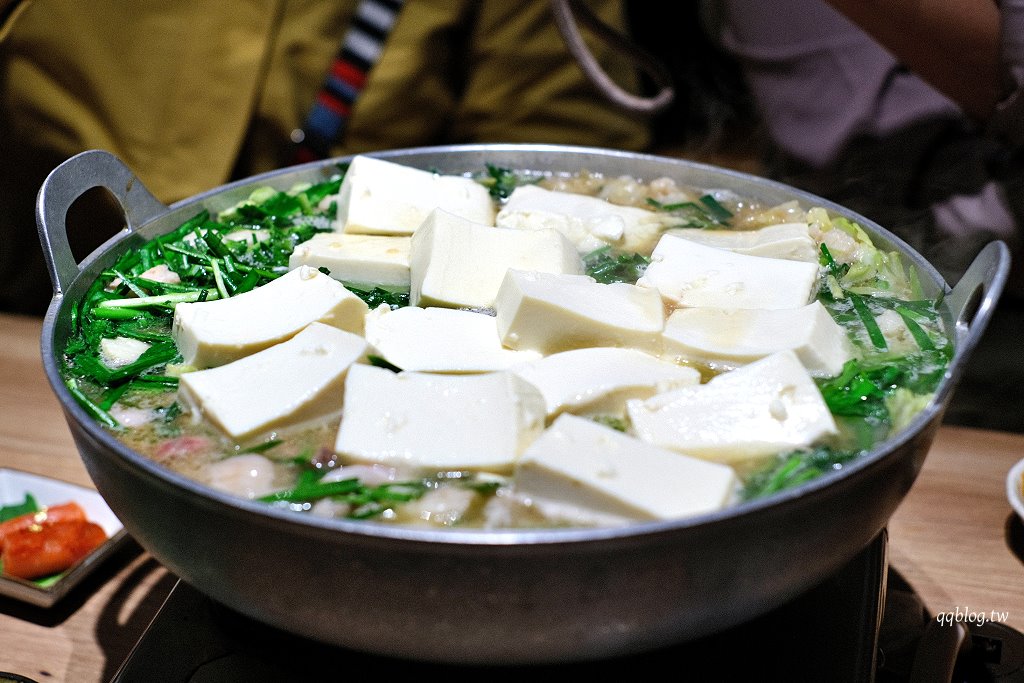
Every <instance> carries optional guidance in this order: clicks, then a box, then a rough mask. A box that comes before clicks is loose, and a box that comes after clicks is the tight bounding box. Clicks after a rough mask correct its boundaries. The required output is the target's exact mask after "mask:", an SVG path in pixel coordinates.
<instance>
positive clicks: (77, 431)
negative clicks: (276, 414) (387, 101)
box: [38, 145, 1009, 664]
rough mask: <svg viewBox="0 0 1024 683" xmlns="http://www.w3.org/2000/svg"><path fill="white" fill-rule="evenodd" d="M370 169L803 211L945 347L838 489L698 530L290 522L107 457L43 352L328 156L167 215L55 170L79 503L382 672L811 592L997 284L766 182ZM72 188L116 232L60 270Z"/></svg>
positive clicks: (786, 495)
mask: <svg viewBox="0 0 1024 683" xmlns="http://www.w3.org/2000/svg"><path fill="white" fill-rule="evenodd" d="M378 156H380V157H382V158H386V159H389V160H392V161H396V162H400V163H403V164H406V165H411V166H416V167H419V168H425V169H436V170H438V171H440V172H443V173H462V172H466V171H479V170H482V169H483V168H484V167H485V164H486V163H493V164H497V165H499V166H506V167H512V168H524V169H536V170H552V171H576V170H580V169H588V170H590V171H594V172H601V173H605V174H610V175H620V174H630V175H633V176H635V177H640V178H645V179H653V178H655V177H658V176H671V177H673V178H675V179H676V180H677V181H678V182H681V183H687V184H691V185H695V186H698V187H704V188H726V189H732V190H735V191H736V192H738V193H740V194H742V195H746V196H751V197H755V198H758V199H760V200H762V201H764V202H768V203H773V204H774V203H779V202H782V201H787V200H791V199H796V200H799V201H800V202H801V203H802V204H804V205H805V206H810V205H818V206H824V207H826V208H828V209H830V210H831V211H834V212H835V213H836V214H839V215H843V216H847V217H849V218H851V219H852V220H855V221H857V222H858V223H860V224H861V225H862V226H864V228H865V229H866V230H867V231H868V232H869V233H870V234H871V235H872V237H873V238H874V239H875V240H876V241H877V243H878V244H880V245H882V246H886V247H888V248H890V249H897V250H899V251H901V252H903V254H905V256H906V259H907V260H908V262H909V263H912V264H913V265H914V266H916V267H917V269H918V271H919V273H920V275H921V278H922V280H923V285H924V287H925V289H926V292H927V293H928V294H929V295H931V296H935V295H938V294H939V293H942V292H944V293H945V294H946V296H945V303H944V304H943V315H944V316H945V317H946V323H947V325H948V328H949V329H950V330H952V332H953V336H954V341H955V344H956V348H957V350H956V354H955V357H954V359H953V361H952V363H951V364H950V366H949V369H948V372H947V376H946V377H945V379H944V380H943V383H942V385H941V387H940V389H939V390H938V393H937V395H936V397H935V400H934V401H933V402H932V404H931V405H929V406H928V407H927V408H926V409H925V410H924V411H923V412H922V413H920V414H919V415H918V416H917V417H916V418H915V419H914V421H913V423H912V424H911V425H910V427H909V428H907V429H906V430H904V431H903V432H902V433H900V434H898V435H896V436H895V437H894V438H892V439H890V440H888V441H886V442H885V443H883V444H881V445H880V446H879V447H878V448H876V449H875V450H874V451H873V452H871V453H870V454H868V455H867V456H865V457H863V458H860V459H859V460H857V461H855V462H854V463H852V464H850V465H849V466H847V467H845V468H843V469H842V470H841V471H836V472H832V473H829V474H827V475H825V476H822V477H820V478H819V479H817V480H813V481H811V482H808V483H806V484H803V485H801V486H799V487H797V488H794V489H792V490H787V491H784V492H782V493H779V494H777V495H775V496H772V497H770V498H766V499H762V500H756V501H752V502H747V503H743V504H741V505H738V506H736V507H732V508H729V509H725V510H722V511H718V512H715V513H712V514H705V515H701V516H699V517H694V518H690V519H683V520H678V521H667V522H652V523H642V524H634V525H632V526H629V527H626V528H614V529H585V530H584V529H566V530H535V531H500V532H487V531H474V530H425V529H411V528H399V527H394V526H386V525H380V524H372V523H365V522H353V521H346V520H328V519H318V518H313V517H309V516H299V515H296V514H293V513H288V512H284V511H281V510H278V509H273V508H270V507H268V506H266V505H263V504H260V503H255V502H250V501H247V500H243V499H241V498H238V497H235V496H232V495H227V494H224V493H221V492H218V491H215V490H212V489H210V488H208V487H206V486H204V485H201V484H198V483H196V482H195V481H192V480H190V479H187V478H185V477H183V476H181V475H178V474H175V473H174V472H170V471H168V470H166V469H164V468H163V467H161V466H159V465H157V464H156V463H154V462H153V461H151V460H149V459H147V458H145V457H143V456H141V455H139V454H138V453H135V452H133V451H132V450H130V449H128V448H126V447H125V446H124V445H122V444H121V443H120V442H119V441H118V440H117V439H116V438H115V437H114V436H113V435H112V434H110V433H109V432H107V431H105V430H104V428H102V427H101V426H100V425H98V424H97V423H95V422H94V421H93V420H92V419H91V418H90V417H89V416H88V415H87V414H86V413H85V412H84V411H83V410H82V409H81V408H80V407H79V406H78V404H77V403H76V402H75V401H74V400H73V398H72V397H71V396H70V394H69V392H68V391H67V389H66V388H65V386H64V384H63V382H62V380H61V376H60V350H61V349H62V348H63V347H64V344H65V341H66V338H67V336H68V334H69V329H70V324H69V321H70V318H69V316H70V314H71V311H72V308H73V307H74V305H75V304H76V303H77V302H78V301H79V299H80V298H81V297H82V296H83V294H84V293H85V291H86V289H87V287H88V286H89V284H90V283H91V282H92V281H93V280H94V278H95V277H96V276H97V275H98V274H99V272H100V271H101V270H102V269H103V268H104V267H108V266H109V265H111V264H112V263H113V262H114V261H116V259H117V258H118V257H119V256H120V255H121V254H123V253H124V252H125V251H126V250H128V249H131V248H133V246H136V245H138V244H140V243H141V242H142V241H144V240H146V239H147V238H150V237H153V236H155V235H159V234H163V233H166V232H169V231H170V230H172V229H173V228H175V227H177V226H178V225H179V224H180V223H181V222H183V221H184V220H186V219H187V218H190V217H191V216H193V215H194V214H195V213H196V212H198V211H199V210H200V209H201V208H204V207H205V208H208V209H210V210H212V211H217V210H220V209H223V208H226V207H227V206H229V205H232V204H234V203H235V202H237V201H239V200H240V199H242V198H243V197H245V196H247V195H248V194H249V192H250V190H251V189H252V188H253V187H255V186H259V185H272V186H274V187H277V188H279V189H286V188H289V187H291V186H292V185H293V184H295V183H297V182H300V181H307V180H320V179H323V178H324V177H326V176H327V175H329V174H330V173H331V172H333V171H334V170H335V164H336V163H338V162H339V161H345V159H340V160H330V161H324V162H316V163H313V164H307V165H303V166H297V167H294V168H290V169H284V170H282V171H277V172H273V173H268V174H265V175H261V176H257V177H253V178H250V179H247V180H243V181H239V182H235V183H231V184H229V185H226V186H224V187H221V188H218V189H215V190H212V191H210V192H206V193H204V194H201V195H199V196H196V197H194V198H191V199H187V200H185V201H182V202H180V203H177V204H175V205H173V206H172V207H166V206H164V205H163V204H161V203H160V202H158V201H157V200H156V199H154V198H153V196H152V195H151V194H150V193H149V192H148V191H147V190H146V189H145V188H144V187H143V186H142V184H141V183H140V182H139V180H138V179H137V178H136V177H135V176H134V175H133V174H132V173H131V171H130V170H129V169H128V168H126V167H125V166H124V164H122V163H121V162H120V161H118V160H117V159H116V158H114V157H113V156H111V155H110V154H108V153H106V152H100V151H91V152H85V153H83V154H80V155H78V156H76V157H73V158H71V159H69V160H68V161H66V162H65V163H64V164H62V165H61V166H59V167H57V168H56V169H55V170H54V171H53V172H52V173H51V174H50V176H49V177H48V178H47V180H46V182H45V183H44V184H43V186H42V189H41V190H40V193H39V203H38V225H39V234H40V240H41V242H42V247H43V251H44V252H45V256H46V259H47V263H48V267H49V271H50V276H51V278H52V280H53V285H54V297H53V301H52V303H51V304H50V307H49V310H48V311H47V314H46V318H45V321H44V325H43V332H42V355H43V362H44V366H45V369H46V373H47V376H48V378H49V381H50V383H51V385H52V386H53V390H54V392H55V393H56V395H57V397H58V398H59V400H60V402H61V405H62V407H63V410H64V412H65V415H66V418H67V422H68V425H69V426H70V429H71V432H72V434H73V436H74V439H75V443H76V444H77V446H78V449H79V451H80V453H81V456H82V458H83V460H84V462H85V465H86V467H87V469H88V471H89V473H90V475H91V477H92V479H93V481H94V483H95V485H96V487H97V489H98V490H99V492H100V493H101V494H102V495H103V497H104V498H105V499H106V501H107V503H108V504H109V505H110V507H111V509H113V511H114V512H115V513H116V514H117V516H118V517H119V518H120V519H121V521H122V522H123V523H124V525H125V527H126V528H127V529H128V531H129V533H130V534H131V535H132V536H134V537H135V539H136V540H137V541H138V542H139V543H140V544H141V545H142V546H143V547H144V548H145V549H146V550H148V551H149V552H150V553H152V554H153V555H154V556H155V557H156V558H157V559H158V560H159V561H161V562H162V563H163V564H164V565H166V566H167V567H168V568H169V569H170V571H172V572H174V573H175V574H177V575H178V576H179V577H181V578H182V579H183V580H185V581H186V582H188V583H189V584H191V585H193V586H194V587H196V588H198V589H199V590H200V591H202V592H204V593H206V594H207V595H209V596H210V597H212V598H214V599H215V600H217V601H219V602H221V603H223V604H225V605H227V606H228V607H231V608H233V609H234V610H236V611H238V612H241V613H242V614H245V615H248V616H249V617H252V618H255V619H257V620H260V621H263V622H265V623H268V624H271V625H273V626H276V627H279V628H283V629H285V630H287V631H290V632H293V633H296V634H299V635H301V636H305V637H309V638H312V639H315V640H319V641H323V642H326V643H330V644H335V645H340V646H345V647H349V648H354V649H357V650H362V651H367V652H373V653H377V654H382V655H391V656H399V657H406V658H413V659H421V660H431V661H438V662H452V663H454V662H459V663H491V664H495V663H515V664H522V663H540V662H567V661H578V660H586V659H596V658H602V657H608V656H612V655H619V654H626V653H634V652H639V651H643V650H647V649H652V648H656V647H659V646H664V645H668V644H672V643H677V642H681V641H686V640H691V639H696V638H698V637H701V636H705V635H710V634H713V633H715V632H718V631H721V630H723V629H726V628H728V627H731V626H734V625H737V624H739V623H742V622H744V621H747V620H751V619H754V618H755V617H758V616H761V615H763V614H765V613H766V612H768V611H770V610H771V609H773V608H775V607H777V606H779V605H782V604H783V603H785V602H787V601H789V600H791V599H793V598H795V597H796V596H798V595H799V594H800V593H802V592H804V591H805V590H807V589H809V588H811V587H813V586H815V585H816V584H818V583H819V582H821V581H822V580H824V579H825V578H827V577H828V576H829V575H831V574H833V573H834V572H836V571H837V570H838V569H839V568H840V567H842V566H843V565H844V564H845V563H847V562H848V561H849V560H851V559H852V558H853V557H854V556H855V555H856V554H857V553H858V552H859V551H861V550H862V549H863V548H864V547H865V546H867V544H868V543H869V542H870V541H871V540H872V539H874V538H875V537H876V536H877V535H878V533H879V532H880V531H881V530H882V529H883V528H884V527H885V525H886V524H887V521H888V519H889V518H890V516H891V515H892V513H893V512H894V511H895V509H896V507H897V505H898V504H899V503H900V501H901V500H902V498H903V497H904V495H905V494H906V493H907V491H908V490H909V489H910V487H911V484H912V483H913V482H914V479H915V477H916V476H917V474H918V472H919V470H920V468H921V465H922V463H923V461H924V458H925V455H926V454H927V452H928V449H929V447H930V445H931V443H932V440H933V437H934V435H935V432H936V430H937V429H938V427H939V424H940V422H941V419H942V414H943V411H944V409H945V408H946V406H947V404H948V402H949V399H950V396H951V394H952V392H953V389H954V387H955V385H956V384H957V382H958V381H959V378H960V376H961V374H962V373H963V370H964V367H965V365H966V363H967V360H968V358H969V356H970V355H971V352H972V351H973V349H974V348H975V346H976V345H977V343H978V341H979V338H980V336H981V334H982V332H983V330H984V328H985V326H986V324H987V323H988V321H989V319H990V317H991V315H992V313H993V310H994V308H995V304H996V300H997V298H998V296H999V295H1000V293H1001V291H1002V289H1003V286H1004V284H1005V281H1006V277H1007V272H1008V269H1009V256H1008V250H1007V248H1006V245H1004V244H1002V243H1001V242H994V243H992V244H990V245H988V246H987V247H986V248H985V249H984V250H983V251H982V252H981V253H980V255H979V256H978V257H977V259H976V260H975V262H974V264H973V265H972V266H971V268H970V269H969V270H968V272H967V273H966V274H965V275H964V276H963V278H962V279H961V281H960V282H959V283H958V284H957V285H956V287H954V288H952V289H950V288H949V287H948V286H947V285H946V284H945V283H944V282H943V281H942V278H941V277H940V276H939V274H938V273H937V272H936V271H935V269H934V268H932V267H931V266H930V265H929V264H928V263H927V262H925V260H924V259H923V258H921V257H920V256H919V255H918V254H916V253H914V252H913V251H912V250H911V249H910V248H909V247H908V246H907V245H906V244H905V243H904V242H902V241H901V240H899V239H898V238H896V237H895V236H894V235H892V234H891V233H889V232H887V231H886V230H884V229H883V228H881V227H880V226H878V225H876V224H874V223H872V222H871V221H869V220H867V219H865V218H864V217H862V216H859V215H856V214H854V213H852V212H850V211H848V210H846V209H844V208H842V207H840V206H838V205H836V204H834V203H832V202H829V201H826V200H823V199H821V198H818V197H815V196H812V195H809V194H807V193H804V192H800V191H797V190H794V189H793V188H790V187H787V186H784V185H781V184H778V183H775V182H771V181H767V180H765V179H762V178H758V177H755V176H751V175H747V174H743V173H738V172H734V171H730V170H724V169H720V168H715V167H712V166H707V165H703V164H696V163H692V162H688V161H683V160H678V159H669V158H662V157H657V156H650V155H639V154H635V153H626V152H617V151H609V150H603V149H591V148H579V147H567V146H551V145H473V146H448V147H432V148H417V149H407V150H396V151H389V152H384V153H380V154H379V155H378ZM94 187H103V188H106V189H107V190H109V191H110V192H111V193H112V194H113V195H114V196H115V197H116V198H117V199H118V201H119V202H120V203H121V206H122V207H123V208H124V212H125V215H126V219H127V227H126V228H125V229H124V230H122V231H121V233H120V234H118V235H116V236H115V237H113V238H112V239H110V240H109V241H108V242H106V243H105V244H104V245H103V246H101V247H100V248H99V249H97V250H96V251H95V252H94V253H93V254H91V255H90V256H89V257H88V258H86V259H85V261H83V262H82V263H81V264H78V263H76V261H75V259H74V257H73V256H72V254H71V250H70V248H69V247H68V240H67V234H66V229H65V217H66V215H67V210H68V208H69V206H70V205H71V203H72V202H73V201H74V200H75V199H76V198H77V197H78V196H80V195H81V194H82V193H83V192H85V191H86V190H88V189H91V188H94Z"/></svg>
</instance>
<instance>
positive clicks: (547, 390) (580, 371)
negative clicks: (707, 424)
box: [512, 347, 700, 417]
mask: <svg viewBox="0 0 1024 683" xmlns="http://www.w3.org/2000/svg"><path fill="white" fill-rule="evenodd" d="M512 372H514V373H515V374H517V375H519V376H520V377H522V378H523V379H525V380H526V381H527V382H529V383H530V384H532V385H533V386H535V387H537V388H538V389H540V393H541V394H543V395H544V401H545V403H546V404H547V411H548V417H553V416H555V415H558V414H559V413H562V412H570V413H574V414H577V415H580V414H585V415H622V414H623V411H624V409H625V406H626V401H627V400H628V399H633V398H649V397H651V396H653V395H654V394H656V393H661V392H665V391H669V390H670V389H677V388H679V387H684V386H691V385H694V384H699V383H700V373H699V372H697V371H696V370H694V369H693V368H688V367H683V366H681V365H677V364H675V363H670V362H666V361H663V360H660V359H659V358H656V357H655V356H652V355H650V354H649V353H644V352H643V351H638V350H637V349H623V348H615V347H595V348H587V349H574V350H572V351H563V352H561V353H556V354H553V355H550V356H545V357H544V358H541V359H540V360H536V361H533V362H532V363H525V364H523V365H517V366H515V367H513V368H512Z"/></svg>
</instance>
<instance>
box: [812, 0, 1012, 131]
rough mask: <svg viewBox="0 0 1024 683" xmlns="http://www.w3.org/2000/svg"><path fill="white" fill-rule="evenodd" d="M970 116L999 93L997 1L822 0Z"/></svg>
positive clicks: (980, 113) (988, 108) (986, 108)
mask: <svg viewBox="0 0 1024 683" xmlns="http://www.w3.org/2000/svg"><path fill="white" fill-rule="evenodd" d="M826 2H828V4H830V5H831V6H832V7H834V8H835V9H836V10H838V11H840V12H842V13H843V14H844V15H846V17H847V18H848V19H849V20H850V21H852V22H853V23H855V24H857V25H858V26H859V27H860V28H861V29H863V30H864V31H865V32H867V33H868V34H870V35H871V36H872V37H873V38H874V39H875V40H876V41H878V43H879V44H881V45H882V46H883V47H885V48H886V49H887V50H888V51H889V52H891V53H892V54H893V55H895V56H896V58H897V59H899V60H901V61H902V62H903V63H904V64H906V65H907V67H908V68H910V69H911V70H912V71H914V72H916V73H917V74H918V75H919V76H920V77H921V78H923V79H924V80H925V81H927V82H928V83H930V84H931V85H932V86H933V87H935V88H936V89H937V90H939V91H941V92H942V93H943V94H945V95H946V96H947V97H949V98H950V99H952V100H953V101H954V102H956V103H957V104H959V105H960V107H961V108H962V109H963V110H964V111H965V112H966V113H967V114H968V115H970V116H972V117H974V118H976V119H979V120H984V119H987V118H988V117H989V116H990V115H991V113H992V111H993V108H994V107H995V104H996V101H997V100H998V99H999V96H1000V93H1001V91H1000V70H999V69H1000V54H999V40H1000V38H999V30H1000V17H999V6H998V5H997V4H996V2H994V0H962V1H959V2H948V0H826Z"/></svg>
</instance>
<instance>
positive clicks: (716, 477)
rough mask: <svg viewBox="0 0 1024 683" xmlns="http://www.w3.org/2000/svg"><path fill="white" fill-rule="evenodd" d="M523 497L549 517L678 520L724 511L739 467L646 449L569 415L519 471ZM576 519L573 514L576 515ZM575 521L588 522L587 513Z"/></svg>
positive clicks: (545, 436) (547, 434)
mask: <svg viewBox="0 0 1024 683" xmlns="http://www.w3.org/2000/svg"><path fill="white" fill-rule="evenodd" d="M513 485H514V487H515V491H516V492H517V494H519V495H525V496H526V497H527V498H529V499H530V500H531V501H532V502H533V503H534V504H535V505H536V506H537V507H538V508H539V509H540V510H541V511H544V510H545V508H548V509H552V508H553V510H552V514H554V515H556V516H567V515H566V512H567V511H566V507H567V506H572V507H577V508H580V509H581V510H582V511H593V512H594V513H596V514H597V515H598V516H602V517H603V516H618V517H623V518H625V519H627V520H639V521H642V520H657V519H678V518H681V517H689V516H692V515H699V514H701V513H704V512H711V511H713V510H719V509H721V508H723V507H724V506H725V505H726V504H727V503H728V502H729V501H730V500H731V498H732V496H733V494H734V492H735V490H736V485H737V480H736V474H735V472H734V471H733V469H732V467H729V466H728V465H722V464H719V463H713V462H707V461H706V460H701V459H699V458H693V457H690V456H687V455H682V454H680V453H674V452H672V451H669V450H665V449H663V448H658V447H656V446H652V445H650V444H647V443H644V442H643V441H640V440H639V439H636V438H634V437H632V436H628V435H626V434H623V433H621V432H617V431H615V430H614V429H610V428H608V427H604V426H602V425H599V424H597V423H595V422H593V421H591V420H588V419H586V418H582V417H577V416H575V415H568V414H566V415H562V416H561V417H559V418H558V419H557V420H555V422H554V424H552V425H551V427H549V428H548V429H547V430H545V432H544V433H543V434H542V435H541V436H540V437H539V438H538V439H537V440H536V441H534V442H533V445H531V446H530V447H529V448H528V449H526V453H524V454H523V457H522V458H520V460H519V462H518V464H517V465H516V469H515V477H514V479H513ZM570 514H572V513H570ZM573 516H577V517H584V518H585V517H586V512H580V513H576V514H575V515H573Z"/></svg>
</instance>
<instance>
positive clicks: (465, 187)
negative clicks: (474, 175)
mask: <svg viewBox="0 0 1024 683" xmlns="http://www.w3.org/2000/svg"><path fill="white" fill-rule="evenodd" d="M439 206H441V207H444V208H445V210H447V211H450V212H451V213H453V214H455V215H456V216H461V217H462V218H465V219H467V220H471V221H474V222H476V223H482V224H484V225H494V202H493V201H492V200H491V195H490V194H489V193H488V191H487V188H485V187H484V186H483V185H481V184H480V183H478V182H476V181H475V180H472V179H471V178H465V177H462V176H449V175H440V174H437V173H431V172H430V171H423V170H420V169H417V168H412V167H410V166H403V165H401V164H396V163H394V162H391V161H385V160H383V159H375V158H373V157H369V156H357V157H355V158H354V159H353V160H352V163H351V164H350V165H349V167H348V171H346V172H345V179H344V180H343V181H342V183H341V189H340V191H339V192H338V222H339V223H340V224H341V226H342V229H343V230H344V232H356V233H365V234H371V235H411V234H413V233H414V232H415V231H416V230H417V229H418V228H419V227H420V224H421V223H423V221H424V219H426V217H427V216H428V215H430V212H431V211H433V210H434V209H436V208H437V207H439Z"/></svg>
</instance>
